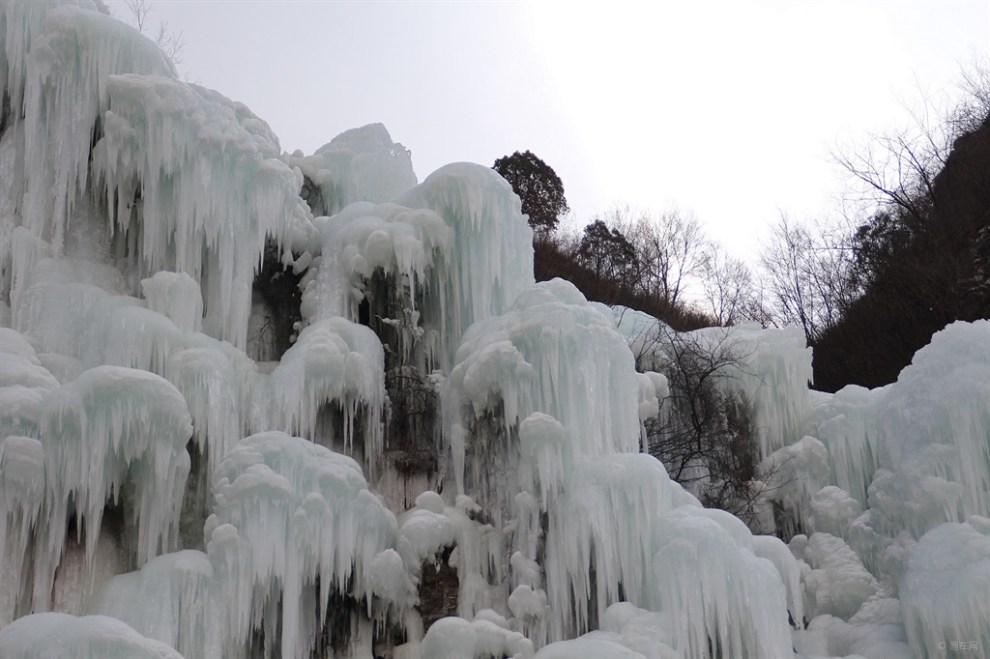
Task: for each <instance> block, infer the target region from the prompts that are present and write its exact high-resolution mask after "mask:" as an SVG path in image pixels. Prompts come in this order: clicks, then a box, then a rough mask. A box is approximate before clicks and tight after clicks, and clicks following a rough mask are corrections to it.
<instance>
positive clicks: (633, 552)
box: [544, 453, 786, 638]
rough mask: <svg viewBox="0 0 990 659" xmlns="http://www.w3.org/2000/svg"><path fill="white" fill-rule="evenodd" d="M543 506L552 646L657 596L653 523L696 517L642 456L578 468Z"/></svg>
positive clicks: (685, 498) (686, 498)
mask: <svg viewBox="0 0 990 659" xmlns="http://www.w3.org/2000/svg"><path fill="white" fill-rule="evenodd" d="M544 505H545V506H547V507H548V509H549V510H548V512H549V520H548V530H547V535H546V549H545V552H546V561H545V566H544V567H545V570H546V588H547V595H548V597H549V603H550V637H551V638H565V637H566V636H568V635H573V634H575V633H584V632H586V631H587V630H588V629H589V620H590V619H591V618H592V617H594V619H599V620H600V619H601V616H602V615H604V613H605V610H606V608H607V607H608V606H609V605H610V604H612V603H614V602H617V601H619V600H620V599H626V600H628V601H630V602H633V603H635V604H638V605H640V606H645V605H646V603H647V602H648V601H650V600H651V597H650V593H651V591H652V590H653V589H654V588H655V584H654V583H653V574H652V568H653V556H654V553H655V552H656V546H655V545H654V538H653V536H652V535H651V529H652V528H653V527H654V526H655V524H656V523H657V522H656V520H657V518H658V517H659V515H662V514H663V513H665V512H667V511H670V510H673V509H675V508H678V507H680V506H685V505H687V506H695V507H698V509H699V510H700V504H698V502H697V500H696V499H695V498H694V497H693V496H691V495H690V494H689V493H687V492H686V491H685V490H684V489H683V488H681V487H680V486H679V485H677V484H676V483H674V482H673V481H671V480H670V478H669V477H668V476H667V472H666V471H665V470H664V468H663V465H661V464H660V462H658V461H657V460H656V459H655V458H653V457H651V456H649V455H645V454H642V453H614V454H611V455H605V456H598V457H594V458H592V459H585V460H581V461H580V462H578V463H577V464H575V465H573V466H571V467H570V468H569V469H568V474H567V478H566V481H565V484H564V486H563V492H562V493H561V494H560V496H559V497H555V498H553V499H552V500H551V501H550V502H548V503H545V504H544ZM592 577H594V578H593V579H592ZM620 594H621V595H622V596H621V597H620ZM785 621H786V614H785Z"/></svg>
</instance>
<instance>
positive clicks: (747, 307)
mask: <svg viewBox="0 0 990 659" xmlns="http://www.w3.org/2000/svg"><path fill="white" fill-rule="evenodd" d="M702 275H703V277H702V281H701V284H702V288H703V289H704V292H705V296H704V302H705V306H706V309H705V311H707V312H708V313H709V314H711V316H712V318H714V319H715V321H716V322H717V323H718V324H719V325H735V324H737V323H739V322H741V321H743V320H752V319H753V318H752V317H751V313H752V311H753V309H754V298H755V296H756V292H755V286H754V284H753V274H752V273H751V272H750V270H749V267H748V266H747V265H746V264H745V263H744V262H742V261H741V260H739V259H737V258H734V257H732V256H729V255H728V254H726V252H725V251H724V250H723V249H722V248H721V247H720V246H718V245H716V244H712V246H711V249H710V251H709V255H708V258H707V259H706V260H705V263H704V266H703V268H702Z"/></svg>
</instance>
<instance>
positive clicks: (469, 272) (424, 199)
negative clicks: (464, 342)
mask: <svg viewBox="0 0 990 659" xmlns="http://www.w3.org/2000/svg"><path fill="white" fill-rule="evenodd" d="M394 201H395V203H397V204H399V205H400V206H406V207H408V208H425V209H429V210H432V211H434V212H435V213H437V214H438V215H440V217H442V218H443V220H444V222H445V223H446V224H447V226H449V227H450V229H451V231H452V232H453V239H452V243H451V254H452V255H453V259H452V261H451V262H450V263H449V264H448V265H447V267H446V268H445V269H444V271H443V272H441V273H440V278H441V280H442V288H441V290H440V291H438V292H437V296H436V298H435V299H436V301H437V302H436V303H437V304H441V305H444V306H443V308H442V311H443V312H442V313H437V312H436V311H435V310H429V309H427V310H424V312H425V313H427V314H429V315H432V316H435V317H442V318H444V322H445V327H444V328H443V330H442V335H441V345H442V353H441V367H442V368H443V370H445V371H446V370H448V369H449V368H450V366H452V364H453V362H454V352H455V350H456V349H457V346H458V345H459V344H460V341H461V337H462V336H463V334H464V332H465V330H467V328H468V327H469V326H470V325H471V324H472V323H474V322H475V321H478V320H481V319H483V318H488V317H490V316H497V315H498V314H501V313H502V312H503V311H505V310H506V309H508V308H509V306H510V305H511V304H512V303H513V301H514V300H515V299H516V297H517V296H518V295H519V294H520V293H522V292H523V291H524V290H525V289H526V288H527V287H528V286H530V285H531V284H532V283H533V281H534V277H533V230H532V229H531V228H530V226H529V224H528V223H527V222H526V219H525V217H524V216H523V214H522V210H521V209H522V205H521V202H520V201H519V197H517V196H516V194H515V193H514V192H513V191H512V188H511V187H510V186H509V184H508V183H507V182H506V181H505V179H503V178H502V177H501V176H499V175H498V174H497V173H496V172H495V171H494V170H493V169H491V168H489V167H484V166H482V165H475V164H471V163H454V164H450V165H445V166H444V167H441V168H440V169H438V170H437V171H435V172H433V173H432V174H430V175H429V176H428V177H427V178H426V180H425V181H423V182H422V183H421V184H419V185H418V186H416V187H415V188H413V189H411V190H409V191H408V192H406V193H404V194H402V195H400V196H399V197H397V198H396V199H395V200H394Z"/></svg>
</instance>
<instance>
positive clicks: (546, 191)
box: [493, 151, 569, 233]
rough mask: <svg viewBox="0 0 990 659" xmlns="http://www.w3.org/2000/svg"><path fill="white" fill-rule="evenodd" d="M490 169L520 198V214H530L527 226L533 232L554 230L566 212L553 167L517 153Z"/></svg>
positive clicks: (531, 156)
mask: <svg viewBox="0 0 990 659" xmlns="http://www.w3.org/2000/svg"><path fill="white" fill-rule="evenodd" d="M493 169H494V170H495V171H496V172H498V173H499V174H500V175H501V176H502V178H504V179H505V180H506V181H508V182H509V185H511V186H512V190H513V192H515V193H516V194H517V195H519V199H520V200H522V212H523V213H526V214H527V215H529V225H530V226H531V227H533V230H534V231H537V232H540V233H550V232H551V231H553V230H554V229H556V228H557V223H558V222H559V218H560V216H561V215H563V214H564V213H566V212H567V211H568V210H569V209H568V207H567V199H566V198H565V197H564V184H563V182H561V180H560V177H559V176H557V172H555V171H553V168H552V167H550V166H549V165H548V164H546V163H545V162H543V161H542V160H540V158H538V157H537V156H535V155H533V153H532V152H531V151H524V152H522V153H520V152H518V151H516V152H515V153H513V154H512V155H511V156H503V157H501V158H499V159H498V160H496V161H495V166H494V167H493Z"/></svg>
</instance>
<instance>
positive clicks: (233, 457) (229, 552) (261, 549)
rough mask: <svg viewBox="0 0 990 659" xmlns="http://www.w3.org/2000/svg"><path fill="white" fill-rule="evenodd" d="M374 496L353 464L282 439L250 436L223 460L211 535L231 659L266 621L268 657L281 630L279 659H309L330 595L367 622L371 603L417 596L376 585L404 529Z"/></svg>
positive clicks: (209, 549) (208, 525) (407, 590)
mask: <svg viewBox="0 0 990 659" xmlns="http://www.w3.org/2000/svg"><path fill="white" fill-rule="evenodd" d="M367 487H368V485H367V482H366V481H365V479H364V476H363V474H362V472H361V467H360V466H359V465H358V463H357V462H355V461H354V460H352V459H351V458H349V457H346V456H344V455H340V454H337V453H333V452H332V451H330V450H329V449H326V448H324V447H322V446H318V445H316V444H313V443H312V442H309V441H307V440H305V439H301V438H298V437H290V436H288V435H286V434H284V433H281V432H267V433H259V434H256V435H252V436H251V437H247V438H245V439H244V440H242V441H241V442H240V443H238V444H237V445H236V446H235V447H234V448H233V449H232V450H231V451H230V452H229V453H228V454H227V455H226V456H225V457H224V459H223V461H222V462H221V463H220V465H219V466H218V468H217V471H216V475H215V481H214V495H215V497H216V504H215V506H214V514H213V515H212V516H211V517H210V518H209V519H208V520H207V523H206V529H205V533H206V536H207V540H208V545H207V553H208V554H209V556H210V559H211V561H212V563H213V567H214V574H215V576H216V579H218V580H219V592H220V593H221V597H222V599H223V601H225V602H227V603H228V608H227V612H226V619H225V620H223V621H221V625H222V628H224V629H225V630H226V642H225V648H226V654H229V655H238V654H239V653H240V652H242V651H243V647H244V644H245V643H246V642H247V641H248V639H249V638H250V635H251V631H252V629H253V628H255V627H260V626H261V624H262V621H263V622H264V625H265V630H266V633H265V643H266V646H267V648H268V651H271V650H272V649H273V645H274V644H275V643H276V642H277V640H276V634H275V630H276V629H278V628H281V649H280V651H281V656H282V657H286V658H287V659H288V658H301V657H307V656H309V653H310V652H311V651H312V646H313V643H315V640H316V635H317V632H318V631H319V629H320V628H321V627H322V621H323V620H324V619H325V617H326V614H327V607H328V601H329V597H330V593H331V591H336V592H337V593H339V594H343V595H349V596H351V597H353V598H355V599H356V600H357V602H358V603H360V606H361V607H365V609H366V613H367V614H368V615H373V614H374V613H375V609H377V608H378V607H379V604H378V602H376V600H375V599H374V597H373V596H374V595H378V597H382V596H385V595H388V594H390V593H392V594H396V593H398V594H402V595H403V596H407V595H408V594H409V593H410V592H411V591H412V585H411V584H408V587H404V586H403V587H399V586H397V585H395V584H389V585H390V586H391V588H383V584H382V583H380V580H376V579H373V578H372V576H371V569H372V567H373V566H374V567H375V568H381V567H382V566H383V565H387V564H388V559H387V558H386V559H379V558H378V556H379V555H380V554H381V553H382V552H386V551H388V550H392V549H394V548H395V545H396V540H397V526H396V519H395V516H394V515H393V514H392V513H391V512H389V511H388V509H387V508H385V506H384V505H383V504H382V502H381V501H380V500H379V499H378V498H376V497H375V496H374V495H373V494H372V493H371V492H369V491H368V489H367ZM383 561H384V563H383ZM394 576H395V578H396V579H398V578H400V577H404V578H406V579H407V578H408V577H407V575H406V574H405V573H403V572H400V573H398V574H395V575H394ZM317 580H319V584H320V587H319V589H318V590H319V592H318V593H317V592H316V590H317V588H316V583H317ZM389 604H391V605H395V606H397V607H399V608H402V607H403V606H405V605H406V604H407V602H404V601H399V602H387V601H386V602H384V605H386V606H387V605H389ZM331 633H332V631H331ZM331 640H332V639H331Z"/></svg>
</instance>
